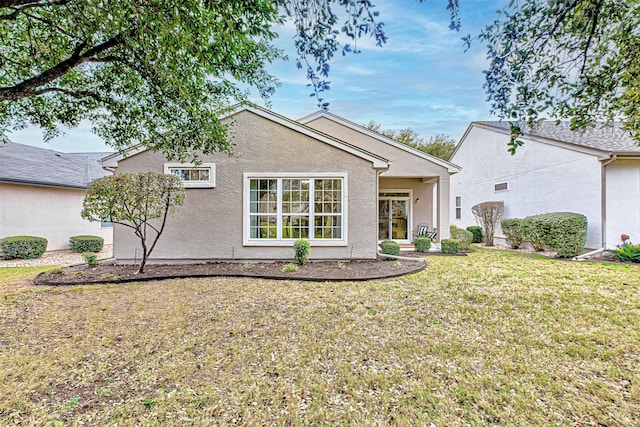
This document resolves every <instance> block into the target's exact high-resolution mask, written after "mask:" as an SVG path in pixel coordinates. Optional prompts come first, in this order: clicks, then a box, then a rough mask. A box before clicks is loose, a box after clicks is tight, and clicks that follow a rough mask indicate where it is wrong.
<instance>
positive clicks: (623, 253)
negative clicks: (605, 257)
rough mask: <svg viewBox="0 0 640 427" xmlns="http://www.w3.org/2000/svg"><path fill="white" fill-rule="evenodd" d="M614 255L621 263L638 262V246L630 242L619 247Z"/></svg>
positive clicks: (639, 255) (639, 257)
mask: <svg viewBox="0 0 640 427" xmlns="http://www.w3.org/2000/svg"><path fill="white" fill-rule="evenodd" d="M614 255H615V256H616V258H618V259H619V260H621V261H631V262H640V245H634V244H633V243H631V242H628V243H625V244H623V245H619V246H618V248H617V249H616V250H615V251H614Z"/></svg>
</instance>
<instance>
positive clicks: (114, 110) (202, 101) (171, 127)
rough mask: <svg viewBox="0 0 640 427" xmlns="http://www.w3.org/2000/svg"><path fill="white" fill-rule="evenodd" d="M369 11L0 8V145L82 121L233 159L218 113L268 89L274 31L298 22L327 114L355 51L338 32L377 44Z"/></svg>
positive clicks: (376, 25) (259, 5) (119, 140)
mask: <svg viewBox="0 0 640 427" xmlns="http://www.w3.org/2000/svg"><path fill="white" fill-rule="evenodd" d="M451 1H453V0H451ZM334 9H337V11H336V10H334ZM338 11H342V16H343V19H339V18H338V13H337V12H338ZM452 11H455V9H452ZM377 15H378V13H377V11H376V10H375V6H374V5H372V4H371V2H369V1H363V0H181V1H164V0H142V1H132V0H109V1H104V0H0V24H1V25H0V44H1V45H2V48H0V64H1V67H2V68H1V71H0V139H4V140H6V134H7V132H8V131H10V130H12V129H19V128H23V127H25V126H29V125H36V126H39V127H41V128H43V129H44V130H45V138H47V139H50V138H52V137H53V136H55V135H57V134H58V132H59V130H58V126H59V125H65V126H70V127H73V126H77V125H78V124H79V122H80V121H81V120H83V119H88V120H90V121H91V122H92V125H93V130H94V131H95V132H96V133H97V134H98V135H99V136H101V137H102V138H103V139H104V140H105V141H106V142H107V143H108V144H109V145H111V146H113V147H114V148H117V149H123V148H127V147H128V146H130V145H131V144H133V143H142V144H145V145H146V146H148V147H150V148H157V149H160V150H162V151H163V152H164V153H165V154H166V155H167V156H169V157H171V158H176V159H179V160H186V159H191V158H193V155H194V153H196V152H198V151H202V152H205V153H207V152H214V151H218V150H226V151H230V146H229V142H228V139H227V138H226V130H227V129H226V128H225V126H223V125H222V124H221V123H220V121H219V117H220V116H221V115H222V114H223V113H224V112H225V110H226V109H227V108H228V107H229V106H230V105H232V104H234V103H237V102H238V101H242V100H245V99H246V96H247V92H246V91H245V90H243V89H241V88H243V87H253V88H254V89H257V90H258V92H259V93H260V95H262V96H263V97H265V98H268V97H269V96H270V95H271V94H272V93H273V91H274V89H275V87H276V86H277V80H276V78H275V77H274V76H272V75H270V74H269V73H268V72H267V71H266V66H267V65H268V64H269V63H270V62H272V61H274V60H276V59H278V58H282V57H283V52H282V51H280V50H278V49H276V48H275V47H274V46H273V44H272V40H273V38H274V37H276V35H277V34H276V31H277V26H278V25H279V24H281V23H283V22H284V20H286V19H289V20H291V21H292V22H293V23H294V25H295V26H296V29H297V31H296V36H295V39H294V43H295V45H296V48H297V51H298V58H297V62H298V64H299V66H300V67H301V68H305V69H306V72H307V76H308V78H309V79H310V81H311V86H312V87H313V91H314V94H315V95H316V98H317V101H318V103H319V105H320V106H326V103H325V102H324V100H323V99H322V92H323V91H324V90H326V89H327V88H328V82H327V81H326V78H327V76H328V73H329V69H330V66H329V61H330V59H331V58H332V56H333V55H334V54H335V53H336V52H339V51H342V52H343V53H348V52H355V51H357V49H355V48H354V47H353V46H351V45H350V44H348V43H340V42H339V39H338V35H339V34H340V33H342V34H343V35H345V36H346V39H347V40H356V39H358V38H359V37H363V36H372V37H374V38H375V40H376V43H377V44H378V45H382V44H384V43H385V41H386V36H385V35H384V32H383V31H382V23H380V22H378V21H377Z"/></svg>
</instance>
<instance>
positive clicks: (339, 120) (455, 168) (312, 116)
mask: <svg viewBox="0 0 640 427" xmlns="http://www.w3.org/2000/svg"><path fill="white" fill-rule="evenodd" d="M321 117H323V118H326V119H328V120H332V121H334V122H336V123H339V124H341V125H343V126H346V127H348V128H351V129H353V130H355V131H357V132H360V133H362V134H365V135H367V136H370V137H372V138H374V139H377V140H378V141H381V142H383V143H385V144H388V145H391V146H393V147H395V148H398V149H400V150H402V151H406V152H407V153H411V154H413V155H414V156H417V157H421V158H423V159H425V160H428V161H430V162H433V163H435V164H437V165H440V166H442V167H444V168H446V169H447V170H448V171H449V172H450V173H456V172H460V170H461V168H460V166H458V165H455V164H453V163H451V162H448V161H446V160H442V159H441V158H439V157H436V156H432V155H431V154H428V153H425V152H424V151H420V150H418V149H416V148H413V147H411V146H409V145H407V144H403V143H402V142H400V141H396V140H395V139H393V138H389V137H386V136H384V135H382V134H379V133H378V132H375V131H372V130H371V129H368V128H366V127H365V126H362V125H359V124H357V123H354V122H352V121H350V120H347V119H345V118H342V117H340V116H337V115H335V114H333V113H330V112H329V111H327V110H319V111H316V112H315V113H312V114H309V115H308V116H304V117H302V118H300V119H298V122H300V123H303V124H307V123H309V122H311V121H313V120H316V119H318V118H321Z"/></svg>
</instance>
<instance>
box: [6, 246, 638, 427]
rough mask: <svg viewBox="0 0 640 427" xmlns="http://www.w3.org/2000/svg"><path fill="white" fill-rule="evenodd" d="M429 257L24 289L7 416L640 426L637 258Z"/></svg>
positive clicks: (13, 333) (10, 363)
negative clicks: (350, 272)
mask: <svg viewBox="0 0 640 427" xmlns="http://www.w3.org/2000/svg"><path fill="white" fill-rule="evenodd" d="M429 263H430V268H429V269H427V270H425V271H423V272H421V273H418V274H414V275H412V276H407V277H404V278H397V279H388V280H381V281H372V282H362V283H351V282H338V283H308V282H299V281H284V282H283V281H265V280H253V279H197V280H196V279H185V280H169V281H162V282H154V283H144V284H143V283H138V284H129V285H96V286H79V287H74V288H57V289H52V288H35V290H33V291H32V292H22V293H13V294H12V297H11V298H9V299H7V298H5V299H4V300H2V299H0V302H3V303H2V306H1V307H0V360H2V363H1V364H0V396H2V398H1V399H0V424H11V423H21V424H23V425H52V424H55V423H56V422H60V423H63V424H64V425H67V424H69V425H75V424H83V423H84V424H87V425H115V424H118V425H120V426H122V425H160V424H161V425H183V424H187V423H192V424H195V425H211V424H260V425H263V424H264V425H290V424H292V425H309V424H327V425H335V424H358V425H362V424H364V425H389V424H391V425H424V424H427V425H428V424H429V423H434V424H435V425H469V424H470V425H487V424H504V425H530V424H537V425H549V424H580V425H589V424H594V425H595V424H598V423H600V424H604V425H634V424H637V423H638V422H640V420H639V418H638V417H639V416H638V414H640V368H639V366H640V364H639V363H638V362H640V360H639V359H640V350H639V349H640V329H639V326H638V325H640V292H639V291H640V274H639V273H640V269H638V268H637V267H628V266H618V265H615V266H606V265H597V264H584V263H572V262H561V261H551V260H540V259H535V258H532V257H529V256H526V255H522V254H517V253H509V252H501V251H490V250H481V251H478V252H475V253H472V254H470V255H469V256H468V257H451V258H447V257H431V258H429ZM0 289H1V290H2V291H3V292H5V293H6V292H11V290H10V289H9V288H7V287H6V286H4V287H2V288H0Z"/></svg>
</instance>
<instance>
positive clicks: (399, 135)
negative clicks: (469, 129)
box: [366, 120, 456, 160]
mask: <svg viewBox="0 0 640 427" xmlns="http://www.w3.org/2000/svg"><path fill="white" fill-rule="evenodd" d="M366 127H367V129H369V130H372V131H374V132H377V133H379V134H380V135H384V136H386V137H387V138H392V139H395V140H396V141H398V142H402V143H403V144H407V145H408V146H410V147H413V148H416V149H418V150H420V151H424V152H425V153H427V154H431V155H432V156H435V157H438V158H440V159H443V160H449V159H450V158H451V155H452V154H453V150H455V148H456V140H455V139H453V138H451V137H450V136H448V135H445V134H442V133H439V134H437V135H435V136H432V137H430V138H429V141H425V139H424V138H423V137H422V136H420V134H418V132H416V131H415V130H413V129H411V128H405V129H400V130H397V131H394V130H381V129H380V124H379V123H376V122H375V121H373V120H371V121H370V122H369V123H368V124H367V125H366Z"/></svg>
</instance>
